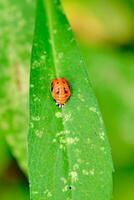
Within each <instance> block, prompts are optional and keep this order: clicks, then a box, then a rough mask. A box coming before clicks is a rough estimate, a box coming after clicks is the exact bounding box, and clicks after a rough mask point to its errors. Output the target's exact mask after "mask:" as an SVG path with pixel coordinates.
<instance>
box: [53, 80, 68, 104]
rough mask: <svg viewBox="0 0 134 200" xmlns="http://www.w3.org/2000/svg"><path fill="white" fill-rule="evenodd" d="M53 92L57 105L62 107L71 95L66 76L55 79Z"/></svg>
mask: <svg viewBox="0 0 134 200" xmlns="http://www.w3.org/2000/svg"><path fill="white" fill-rule="evenodd" d="M51 92H52V97H53V98H54V100H55V102H56V105H57V106H58V107H59V108H62V107H63V105H64V104H65V103H66V101H67V100H68V98H69V97H70V95H71V93H70V87H69V84H68V81H67V80H66V79H64V78H56V79H53V80H52V83H51Z"/></svg>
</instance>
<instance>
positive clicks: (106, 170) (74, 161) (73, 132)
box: [28, 0, 113, 200]
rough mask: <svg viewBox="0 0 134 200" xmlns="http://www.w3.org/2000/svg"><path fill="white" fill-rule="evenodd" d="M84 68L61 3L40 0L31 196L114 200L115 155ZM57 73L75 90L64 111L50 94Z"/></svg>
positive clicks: (35, 198)
mask: <svg viewBox="0 0 134 200" xmlns="http://www.w3.org/2000/svg"><path fill="white" fill-rule="evenodd" d="M85 69H86V66H85V63H84V61H83V58H82V57H81V54H80V51H79V48H78V46H77V44H76V42H75V39H74V36H73V34H72V30H71V27H70V26H69V24H68V22H67V20H66V17H65V15H64V13H63V10H62V8H61V5H60V2H59V1H52V0H44V1H43V0H38V9H37V18H36V28H35V36H34V42H33V51H32V64H31V75H30V131H29V136H28V157H29V178H30V190H31V199H32V200H43V199H53V200H63V199H65V200H81V199H83V200H108V199H111V190H112V169H113V168H112V161H111V153H110V148H109V143H108V140H107V137H106V134H105V128H104V124H103V121H102V117H101V114H100V111H99V108H98V104H97V101H96V98H95V96H94V93H93V90H92V87H91V84H90V81H89V78H88V75H87V73H86V70H85ZM58 77H64V78H65V79H67V80H68V82H69V85H70V90H71V97H70V99H69V100H68V102H67V103H66V104H65V106H64V107H63V108H62V109H60V108H58V107H57V106H56V105H55V102H54V100H53V98H52V96H51V81H52V79H54V78H58Z"/></svg>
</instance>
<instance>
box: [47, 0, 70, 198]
mask: <svg viewBox="0 0 134 200" xmlns="http://www.w3.org/2000/svg"><path fill="white" fill-rule="evenodd" d="M50 4H51V3H50V1H49V0H44V9H45V10H46V16H47V20H48V29H49V37H50V43H51V48H52V57H53V64H54V71H55V75H56V77H57V78H58V77H59V70H58V65H57V59H56V56H57V55H56V47H55V40H54V34H53V25H52V24H53V23H52V21H53V19H52V15H51V13H52V12H51V10H50V8H51V5H50ZM61 112H62V111H61ZM62 113H63V112H62ZM61 123H62V126H63V130H65V127H64V123H63V118H62V119H61ZM65 137H66V135H65ZM66 149H67V151H66V152H67V154H66V156H67V158H68V159H67V161H68V166H70V163H69V153H68V147H67V145H66ZM58 153H59V148H58V149H57V156H56V160H57V158H58ZM56 163H57V161H56ZM55 168H56V167H55ZM69 168H70V167H69ZM55 171H56V169H55ZM68 172H69V169H68ZM54 182H55V181H54ZM70 194H71V198H72V197H73V191H70ZM72 199H73V198H72Z"/></svg>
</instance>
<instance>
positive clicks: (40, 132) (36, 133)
mask: <svg viewBox="0 0 134 200" xmlns="http://www.w3.org/2000/svg"><path fill="white" fill-rule="evenodd" d="M43 133H44V131H42V130H36V131H35V135H36V136H37V137H39V138H42V136H43Z"/></svg>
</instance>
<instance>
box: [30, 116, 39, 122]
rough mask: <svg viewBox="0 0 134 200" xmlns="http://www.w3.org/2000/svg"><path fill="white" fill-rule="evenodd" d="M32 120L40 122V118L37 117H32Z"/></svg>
mask: <svg viewBox="0 0 134 200" xmlns="http://www.w3.org/2000/svg"><path fill="white" fill-rule="evenodd" d="M32 120H33V121H40V117H39V116H32Z"/></svg>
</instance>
